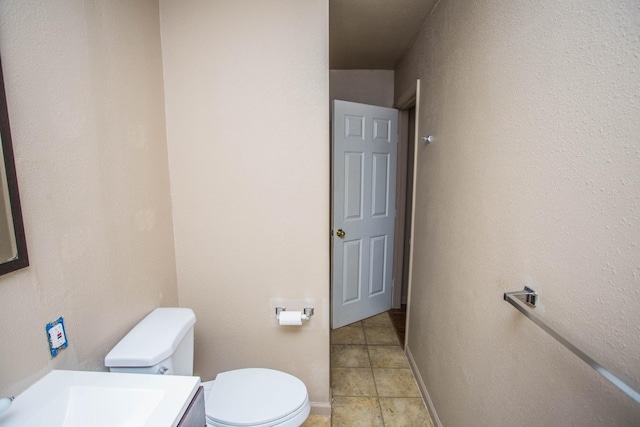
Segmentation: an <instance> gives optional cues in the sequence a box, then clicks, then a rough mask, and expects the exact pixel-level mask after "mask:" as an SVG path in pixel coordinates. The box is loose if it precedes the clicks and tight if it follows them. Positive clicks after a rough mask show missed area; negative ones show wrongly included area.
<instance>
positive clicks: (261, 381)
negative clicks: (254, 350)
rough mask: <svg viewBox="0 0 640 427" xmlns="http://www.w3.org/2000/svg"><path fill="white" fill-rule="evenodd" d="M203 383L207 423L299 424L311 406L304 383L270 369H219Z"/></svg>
mask: <svg viewBox="0 0 640 427" xmlns="http://www.w3.org/2000/svg"><path fill="white" fill-rule="evenodd" d="M203 386H204V392H205V412H206V414H207V425H210V426H216V427H242V426H259V427H271V426H279V427H280V426H281V427H288V426H295V427H298V426H300V424H302V423H303V422H304V420H305V419H306V418H307V416H308V415H309V411H310V409H311V405H310V403H309V396H308V394H307V388H306V387H305V385H304V383H303V382H302V381H300V380H299V379H298V378H296V377H294V376H293V375H289V374H287V373H284V372H280V371H275V370H273V369H263V368H247V369H237V370H233V371H228V372H222V373H220V374H218V376H217V377H216V379H215V380H214V381H209V382H206V383H203Z"/></svg>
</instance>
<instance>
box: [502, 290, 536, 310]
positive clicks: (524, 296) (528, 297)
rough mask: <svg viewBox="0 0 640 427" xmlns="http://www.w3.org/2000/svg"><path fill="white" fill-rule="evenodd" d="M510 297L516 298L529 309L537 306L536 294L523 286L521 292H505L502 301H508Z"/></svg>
mask: <svg viewBox="0 0 640 427" xmlns="http://www.w3.org/2000/svg"><path fill="white" fill-rule="evenodd" d="M510 296H511V297H514V298H518V299H519V300H520V301H522V302H523V303H525V304H527V305H528V306H529V307H534V308H535V306H536V305H538V297H539V295H538V293H537V292H536V291H534V290H533V289H531V288H530V287H528V286H525V287H524V290H523V291H516V292H505V293H504V300H505V301H508V300H509V298H508V297H510Z"/></svg>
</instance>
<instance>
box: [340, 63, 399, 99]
mask: <svg viewBox="0 0 640 427" xmlns="http://www.w3.org/2000/svg"><path fill="white" fill-rule="evenodd" d="M393 86H394V78H393V70H331V71H330V74H329V98H330V99H331V100H332V101H333V100H334V99H339V100H341V101H351V102H359V103H361V104H370V105H379V106H380V107H389V108H391V107H393V101H394V99H393Z"/></svg>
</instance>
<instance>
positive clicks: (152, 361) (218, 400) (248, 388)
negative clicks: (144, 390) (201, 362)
mask: <svg viewBox="0 0 640 427" xmlns="http://www.w3.org/2000/svg"><path fill="white" fill-rule="evenodd" d="M195 323H196V316H195V314H194V313H193V311H192V310H191V309H188V308H157V309H155V310H154V311H152V312H151V313H150V314H149V315H148V316H147V317H145V318H144V319H142V321H141V322H140V323H138V324H137V325H136V326H135V327H134V328H133V329H132V330H131V331H130V332H129V333H128V334H127V335H126V336H125V337H124V338H122V340H120V342H119V343H118V344H117V345H116V346H115V347H114V348H113V350H111V351H110V352H109V354H108V355H107V357H105V366H106V367H107V368H109V370H111V371H112V372H131V373H147V374H165V375H193V326H194V324H195ZM202 386H203V387H204V393H205V411H206V414H207V425H208V426H220V427H231V426H245V427H246V426H260V427H272V426H273V427H275V426H278V427H299V426H300V425H301V424H302V423H303V422H304V420H306V419H307V417H308V416H309V411H310V410H311V404H310V403H309V395H308V394H307V388H306V387H305V385H304V383H303V382H302V381H300V380H299V379H298V378H296V377H294V376H293V375H289V374H286V373H284V372H280V371H275V370H272V369H262V368H248V369H237V370H233V371H228V372H222V373H219V374H218V376H217V377H216V379H215V380H214V381H207V382H204V383H202Z"/></svg>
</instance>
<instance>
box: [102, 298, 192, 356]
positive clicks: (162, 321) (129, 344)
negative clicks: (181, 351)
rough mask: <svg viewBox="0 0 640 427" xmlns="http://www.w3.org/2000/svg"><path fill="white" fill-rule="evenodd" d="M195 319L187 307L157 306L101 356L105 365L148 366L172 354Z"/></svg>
mask: <svg viewBox="0 0 640 427" xmlns="http://www.w3.org/2000/svg"><path fill="white" fill-rule="evenodd" d="M195 323H196V315H195V314H194V313H193V310H191V309H190V308H173V307H161V308H156V309H155V310H153V311H152V312H151V313H149V314H148V315H147V317H145V318H144V319H142V320H141V321H140V323H138V324H137V325H136V326H135V327H134V328H133V329H132V330H131V331H130V332H129V333H128V334H127V335H125V337H124V338H122V339H121V340H120V342H119V343H118V344H116V346H115V347H114V348H113V350H111V351H110V352H109V354H107V356H106V357H105V358H104V364H105V366H106V367H107V368H114V367H147V366H154V365H155V364H157V363H159V362H161V361H163V360H164V359H166V358H167V357H169V356H171V355H172V354H173V353H174V352H175V350H176V348H177V347H178V345H180V341H182V338H184V336H185V335H186V334H187V332H189V330H190V329H191V328H192V327H193V325H194V324H195Z"/></svg>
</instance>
